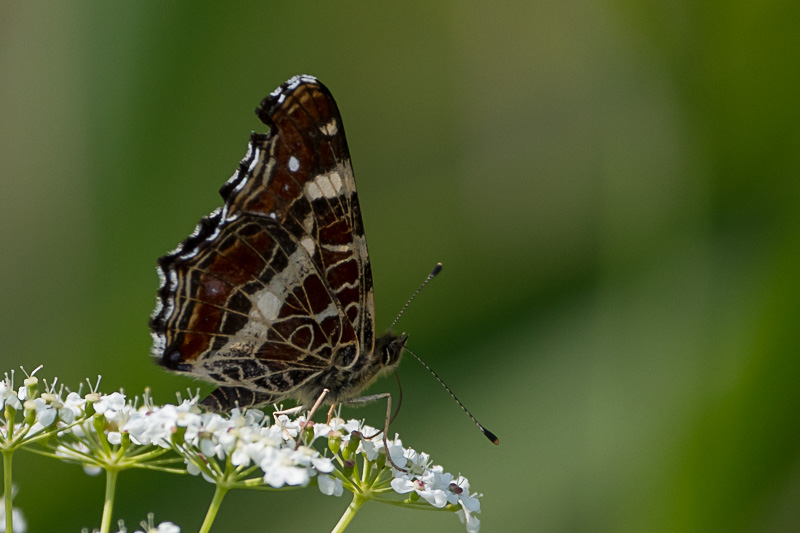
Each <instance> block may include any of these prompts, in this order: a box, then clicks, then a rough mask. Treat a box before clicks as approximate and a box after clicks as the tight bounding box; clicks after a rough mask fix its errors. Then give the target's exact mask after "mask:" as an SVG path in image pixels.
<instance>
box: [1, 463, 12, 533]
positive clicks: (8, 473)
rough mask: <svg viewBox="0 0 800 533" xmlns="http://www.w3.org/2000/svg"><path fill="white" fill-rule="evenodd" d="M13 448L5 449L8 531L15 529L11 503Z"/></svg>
mask: <svg viewBox="0 0 800 533" xmlns="http://www.w3.org/2000/svg"><path fill="white" fill-rule="evenodd" d="M13 455H14V451H13V450H3V499H4V500H5V506H6V529H5V530H6V531H14V516H13V514H12V512H13V507H12V505H11V457H12V456H13Z"/></svg>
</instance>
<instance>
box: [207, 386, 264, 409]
mask: <svg viewBox="0 0 800 533" xmlns="http://www.w3.org/2000/svg"><path fill="white" fill-rule="evenodd" d="M273 398H274V396H273V395H272V394H267V393H265V392H258V391H252V390H250V389H246V388H244V387H219V388H217V389H215V390H213V391H211V394H209V395H208V396H206V397H205V398H203V400H202V401H201V402H200V405H202V406H203V407H205V408H206V409H208V410H209V411H215V412H223V411H230V410H231V409H235V408H239V409H244V408H246V407H256V406H259V405H264V404H265V403H269V402H271V401H273Z"/></svg>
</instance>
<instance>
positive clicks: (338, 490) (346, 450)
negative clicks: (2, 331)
mask: <svg viewBox="0 0 800 533" xmlns="http://www.w3.org/2000/svg"><path fill="white" fill-rule="evenodd" d="M56 383H57V380H54V381H53V385H51V386H46V387H45V391H44V392H41V393H40V392H39V387H38V380H36V379H35V378H33V377H32V376H29V377H28V379H26V380H25V384H24V385H23V386H22V387H20V388H19V389H18V390H14V387H13V381H12V379H10V378H9V377H8V376H7V377H6V379H5V380H0V402H2V407H3V411H2V416H3V420H1V421H0V422H2V434H0V440H1V441H2V442H0V444H2V445H3V446H4V447H5V449H7V450H8V449H10V450H13V449H17V448H27V449H30V450H31V451H35V452H37V453H39V454H41V455H45V456H49V457H54V458H58V459H61V460H65V461H69V462H73V463H78V464H81V465H82V466H83V467H84V469H85V470H86V471H87V473H99V472H102V471H105V472H106V482H107V483H110V484H113V483H114V482H115V480H116V475H117V474H118V473H119V472H122V471H124V470H126V469H130V468H139V469H150V470H158V471H162V472H169V473H175V474H181V473H182V474H186V473H188V474H192V475H197V476H200V477H202V478H203V479H205V480H206V481H207V482H209V483H213V484H214V485H215V495H214V499H213V501H212V503H211V506H210V508H209V510H208V513H207V515H206V521H205V522H204V524H203V527H202V528H201V531H208V530H209V529H210V527H211V523H213V521H214V518H215V516H216V513H217V510H218V508H219V506H220V505H221V503H222V499H223V497H224V496H225V494H226V493H227V492H228V491H229V490H232V489H257V490H296V489H301V488H304V487H313V486H316V487H317V488H318V490H319V491H320V492H322V493H323V494H326V495H330V496H341V495H342V494H343V493H344V492H345V491H348V492H350V493H352V494H353V500H352V502H351V503H350V505H349V506H348V508H347V510H346V512H345V514H344V515H343V516H342V517H341V519H340V520H339V523H338V524H337V525H336V526H335V527H334V529H333V531H334V532H336V531H344V529H345V528H346V527H347V525H348V524H349V523H350V521H351V520H352V519H353V517H354V516H355V514H356V513H357V512H358V510H359V509H360V507H361V506H362V505H363V504H364V503H366V502H367V501H376V502H381V503H389V504H392V505H395V506H398V505H399V506H401V507H406V508H412V509H435V510H442V511H450V512H454V513H456V514H457V515H458V516H459V518H460V519H461V521H462V522H463V523H464V524H466V529H467V531H468V532H470V533H471V532H477V531H478V530H479V528H480V520H479V519H478V517H477V515H478V514H479V513H480V499H479V498H480V496H481V495H479V494H476V493H474V492H471V491H470V485H469V481H468V480H467V479H466V478H465V477H463V476H461V475H457V476H456V475H453V474H451V473H448V472H445V471H444V469H443V468H442V467H441V466H438V465H434V464H433V462H432V461H431V459H430V457H429V456H428V455H427V454H425V453H422V452H417V451H415V450H414V449H412V448H407V447H404V446H403V444H402V442H401V441H400V439H399V438H398V436H397V435H395V437H394V438H393V439H389V440H387V441H386V442H385V443H384V438H385V436H384V435H383V434H382V432H380V431H379V430H377V429H375V428H373V427H371V426H368V425H366V424H364V422H363V421H360V420H343V419H341V418H333V419H331V420H330V421H328V423H325V424H322V423H317V424H314V423H313V422H311V421H308V420H306V418H305V417H304V416H300V417H296V418H292V417H290V416H288V415H287V414H276V415H273V416H270V417H268V416H265V414H264V412H262V411H260V410H252V409H251V410H239V409H234V410H233V411H232V412H231V413H230V414H229V415H220V414H217V413H210V412H202V411H201V410H200V408H199V407H198V406H197V397H196V396H195V397H192V398H191V399H188V400H184V401H181V402H180V403H178V404H176V405H172V404H166V405H162V406H158V405H155V404H154V403H153V402H152V400H151V397H150V396H149V395H145V396H144V397H143V399H142V398H134V399H133V400H131V399H129V398H128V397H126V396H125V394H123V393H121V392H114V393H111V394H102V393H100V392H99V391H98V387H99V384H98V385H95V386H94V387H90V392H89V393H88V394H84V395H82V394H80V392H77V393H76V392H69V391H68V390H66V389H65V388H64V387H56V386H55V385H56ZM386 450H388V453H389V455H390V460H387V456H386V453H387V452H386ZM396 467H399V469H398V468H396ZM108 493H109V492H108V490H107V494H108ZM111 493H112V494H113V490H112V491H111ZM105 508H107V509H110V508H111V506H109V505H108V504H106V506H105ZM103 520H104V523H105V522H108V523H109V524H110V516H109V517H108V520H107V519H106V516H105V514H104V518H103ZM166 524H168V527H173V524H170V523H166ZM174 527H177V526H174ZM101 531H103V529H102V528H101ZM106 531H107V530H106Z"/></svg>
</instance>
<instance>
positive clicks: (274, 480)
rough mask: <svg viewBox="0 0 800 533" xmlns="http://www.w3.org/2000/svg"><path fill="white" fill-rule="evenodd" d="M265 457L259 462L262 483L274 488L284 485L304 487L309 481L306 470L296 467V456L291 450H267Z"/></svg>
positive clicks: (297, 456) (297, 457)
mask: <svg viewBox="0 0 800 533" xmlns="http://www.w3.org/2000/svg"><path fill="white" fill-rule="evenodd" d="M265 452H266V453H265V457H264V458H263V459H262V461H261V464H260V466H261V470H262V471H263V472H264V482H265V483H267V484H268V485H270V486H271V487H274V488H276V489H277V488H280V487H282V486H284V485H305V484H307V483H308V482H309V480H310V479H311V476H310V474H309V472H308V469H307V468H305V467H304V466H297V459H301V458H302V455H298V454H297V453H296V452H295V450H292V449H291V448H280V449H277V448H267V449H266V450H265Z"/></svg>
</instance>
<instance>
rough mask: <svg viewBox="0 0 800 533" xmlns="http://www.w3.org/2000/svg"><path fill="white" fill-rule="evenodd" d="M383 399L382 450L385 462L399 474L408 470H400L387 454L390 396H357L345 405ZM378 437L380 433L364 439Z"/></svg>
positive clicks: (387, 394) (390, 416)
mask: <svg viewBox="0 0 800 533" xmlns="http://www.w3.org/2000/svg"><path fill="white" fill-rule="evenodd" d="M384 398H386V423H385V424H384V426H383V449H384V451H385V452H386V460H387V461H389V464H391V465H392V467H393V468H394V469H395V470H399V471H400V472H408V470H406V469H405V468H401V467H400V466H398V465H397V464H395V462H394V461H393V460H392V456H391V454H390V453H389V442H388V439H389V424H390V423H391V422H392V420H393V419H394V417H392V395H391V394H390V393H388V392H383V393H381V394H373V395H370V396H359V397H357V398H352V399H350V400H347V405H364V404H367V403H371V402H374V401H377V400H383V399H384ZM378 435H380V432H377V433H375V434H374V435H370V436H369V437H367V436H364V438H365V439H367V440H370V439H374V438H375V437H377V436H378Z"/></svg>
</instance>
